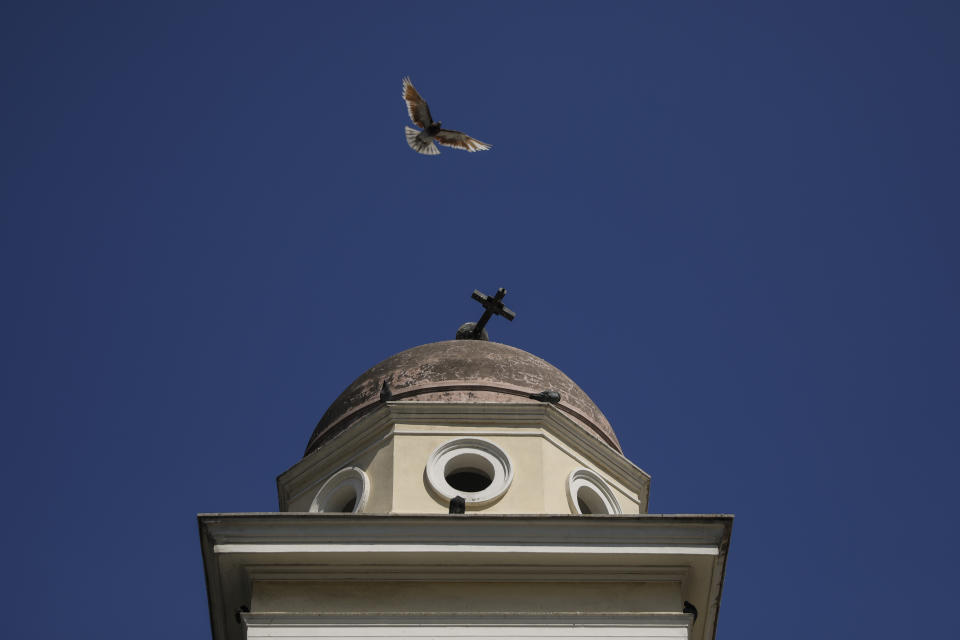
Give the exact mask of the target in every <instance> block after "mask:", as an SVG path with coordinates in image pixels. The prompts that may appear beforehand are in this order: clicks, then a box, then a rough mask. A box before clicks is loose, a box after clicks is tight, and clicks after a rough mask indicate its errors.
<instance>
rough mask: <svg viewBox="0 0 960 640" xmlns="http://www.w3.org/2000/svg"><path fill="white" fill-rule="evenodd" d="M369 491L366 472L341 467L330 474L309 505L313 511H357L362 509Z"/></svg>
mask: <svg viewBox="0 0 960 640" xmlns="http://www.w3.org/2000/svg"><path fill="white" fill-rule="evenodd" d="M369 493H370V482H369V481H368V480H367V474H365V473H364V472H363V470H361V469H359V468H357V467H348V468H346V469H341V470H340V471H337V472H336V473H335V474H333V475H332V476H330V478H329V479H327V481H326V482H324V483H323V485H322V486H321V487H320V490H319V491H317V495H316V496H315V497H314V498H313V503H311V505H310V511H311V512H313V513H358V512H360V511H363V507H364V506H365V505H366V503H367V494H369Z"/></svg>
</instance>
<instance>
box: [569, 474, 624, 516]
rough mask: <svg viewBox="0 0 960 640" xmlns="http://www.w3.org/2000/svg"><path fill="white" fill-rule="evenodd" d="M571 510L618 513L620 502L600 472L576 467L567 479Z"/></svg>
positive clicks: (575, 511) (577, 511)
mask: <svg viewBox="0 0 960 640" xmlns="http://www.w3.org/2000/svg"><path fill="white" fill-rule="evenodd" d="M567 498H568V499H569V501H570V510H571V511H572V512H573V513H580V514H583V515H609V514H618V513H621V511H620V503H618V502H617V499H616V497H615V496H614V495H613V491H611V490H610V487H609V486H608V485H607V483H606V482H605V481H604V480H603V478H601V477H600V475H599V474H597V473H595V472H593V471H590V470H589V469H576V470H575V471H574V472H573V473H571V474H570V477H569V478H568V479H567Z"/></svg>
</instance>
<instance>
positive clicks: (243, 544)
mask: <svg viewBox="0 0 960 640" xmlns="http://www.w3.org/2000/svg"><path fill="white" fill-rule="evenodd" d="M198 519H199V524H200V534H201V542H202V546H203V555H204V566H205V570H206V574H207V589H208V593H209V596H210V607H211V622H212V625H213V631H214V638H215V640H226V639H233V638H240V637H241V636H240V635H238V634H239V625H237V624H236V622H235V620H234V613H235V612H236V611H237V610H238V609H239V608H240V607H241V606H242V605H244V604H246V605H249V603H250V600H249V598H250V588H251V584H252V582H253V581H254V580H267V579H269V580H321V581H338V582H340V581H344V582H347V581H382V580H416V579H434V580H439V581H451V582H463V581H471V580H486V581H499V580H504V581H509V580H516V581H526V582H537V581H549V580H553V581H556V580H561V579H566V580H568V581H587V582H591V581H605V582H616V581H621V582H637V581H676V582H679V583H680V585H681V589H682V593H684V597H685V598H688V599H690V600H691V601H694V602H698V603H701V604H702V605H703V606H702V607H701V609H700V619H699V620H698V621H697V623H696V624H695V625H694V626H693V630H694V631H696V633H695V634H693V635H691V636H690V637H691V638H694V639H695V640H699V639H704V638H711V637H713V630H714V628H715V623H716V617H717V613H718V606H719V599H720V593H721V590H722V587H723V570H724V566H725V563H726V553H727V548H728V544H729V540H730V528H731V526H732V522H733V518H732V516H725V515H676V516H674V515H639V516H636V515H632V516H510V515H455V516H450V515H445V514H441V515H418V516H400V515H371V514H312V513H269V514H266V513H265V514H204V515H200V516H198Z"/></svg>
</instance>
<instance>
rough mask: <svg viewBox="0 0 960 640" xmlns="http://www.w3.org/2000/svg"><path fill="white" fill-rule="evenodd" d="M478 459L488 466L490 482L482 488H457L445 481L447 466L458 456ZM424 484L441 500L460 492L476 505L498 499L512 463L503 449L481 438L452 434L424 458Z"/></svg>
mask: <svg viewBox="0 0 960 640" xmlns="http://www.w3.org/2000/svg"><path fill="white" fill-rule="evenodd" d="M461 457H462V458H470V459H479V460H480V462H481V463H483V464H484V465H485V466H489V469H488V473H489V475H490V476H492V477H491V478H490V485H489V486H488V487H486V488H485V489H483V490H482V491H476V492H468V491H459V490H458V489H456V488H454V487H452V486H450V483H448V482H447V479H446V475H447V467H448V466H449V465H450V464H451V463H453V462H455V461H456V460H457V459H458V458H461ZM426 475H427V485H428V486H429V487H430V489H431V490H432V491H433V493H434V494H435V495H437V496H439V497H440V498H442V501H441V502H444V503H449V502H450V501H451V500H452V499H453V498H455V497H457V496H461V497H462V498H463V499H464V501H465V502H466V504H467V505H470V506H474V507H479V506H483V505H488V504H490V503H492V502H494V501H496V500H499V499H500V498H501V497H502V496H503V494H505V493H506V492H507V490H508V489H509V488H510V484H511V483H512V482H513V463H511V462H510V456H508V455H507V453H506V452H505V451H504V450H503V449H501V448H500V447H498V446H497V445H495V444H494V443H492V442H490V441H489V440H484V439H483V438H472V437H471V438H456V439H454V440H450V441H447V442H444V443H443V444H442V445H440V446H439V447H437V448H436V449H434V451H433V453H431V454H430V457H429V458H427V466H426Z"/></svg>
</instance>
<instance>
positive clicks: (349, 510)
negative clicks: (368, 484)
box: [337, 496, 357, 513]
mask: <svg viewBox="0 0 960 640" xmlns="http://www.w3.org/2000/svg"><path fill="white" fill-rule="evenodd" d="M356 506H357V496H353V497H352V498H350V501H349V502H348V503H347V504H345V505H343V506H342V507H340V508H339V509H337V511H339V512H340V513H353V508H354V507H356Z"/></svg>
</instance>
